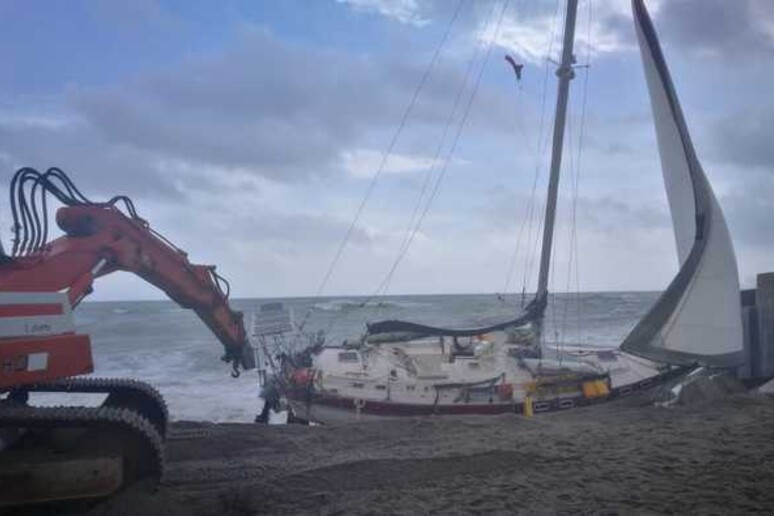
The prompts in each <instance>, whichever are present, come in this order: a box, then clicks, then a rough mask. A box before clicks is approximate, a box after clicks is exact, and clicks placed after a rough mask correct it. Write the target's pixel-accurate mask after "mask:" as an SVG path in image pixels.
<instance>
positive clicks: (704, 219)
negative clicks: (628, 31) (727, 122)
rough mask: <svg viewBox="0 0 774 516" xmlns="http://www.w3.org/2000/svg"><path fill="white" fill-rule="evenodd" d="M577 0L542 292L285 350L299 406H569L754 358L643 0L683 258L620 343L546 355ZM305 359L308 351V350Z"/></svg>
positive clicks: (303, 409)
mask: <svg viewBox="0 0 774 516" xmlns="http://www.w3.org/2000/svg"><path fill="white" fill-rule="evenodd" d="M577 4H578V2H577V0H568V1H567V10H566V15H565V31H564V41H563V49H562V57H561V62H560V64H559V67H558V69H557V73H556V75H557V76H558V94H557V100H556V113H555V122H554V130H553V147H552V156H551V168H550V178H549V185H548V197H547V202H546V212H545V223H544V232H543V240H542V249H541V259H540V271H539V275H538V288H537V291H536V294H535V297H534V298H533V299H532V301H531V302H530V303H529V304H528V305H527V306H526V308H525V309H524V311H523V312H522V313H520V314H518V315H517V316H515V317H513V318H511V319H509V320H506V321H503V322H501V323H498V324H494V325H490V326H486V327H477V328H444V327H436V326H430V325H426V324H421V323H417V322H409V321H400V320H388V321H381V322H376V323H373V324H370V325H368V328H367V332H366V336H365V337H364V339H363V340H362V341H361V343H360V345H359V346H356V347H347V348H344V347H323V348H319V349H316V350H315V351H314V353H307V354H306V356H305V358H304V360H303V361H301V360H299V359H298V358H297V359H296V360H295V361H294V360H293V359H292V358H291V359H290V360H289V361H288V362H287V363H286V364H284V367H283V373H282V382H281V383H282V385H283V390H284V391H285V394H286V396H287V397H288V400H289V402H290V404H291V407H292V408H293V410H294V413H295V415H296V417H298V418H301V419H306V420H310V421H320V422H328V421H333V420H339V419H349V418H371V417H384V416H404V415H429V414H440V415H442V414H499V413H513V412H517V413H519V412H527V413H529V412H544V411H553V410H566V409H570V408H573V407H577V406H582V405H588V404H591V403H599V402H603V401H608V400H612V399H616V398H621V397H625V396H629V395H631V394H633V393H635V392H638V391H641V390H644V389H648V388H651V387H653V386H655V385H658V384H660V383H663V382H666V381H670V380H671V379H673V378H675V377H677V376H679V375H684V374H686V373H687V372H688V371H689V370H690V369H692V368H695V367H713V368H733V367H735V366H738V365H740V364H741V363H742V362H743V334H742V318H741V308H740V301H739V299H740V297H739V296H740V294H739V293H740V289H739V280H738V272H737V265H736V258H735V256H734V250H733V246H732V242H731V238H730V235H729V231H728V227H727V225H726V222H725V220H724V217H723V213H722V210H721V209H720V205H719V204H718V202H717V199H716V198H715V195H714V193H713V191H712V188H711V186H710V184H709V181H708V180H707V177H706V175H705V174H704V171H703V170H702V167H701V165H700V164H699V161H698V158H697V156H696V152H695V150H694V147H693V144H692V142H691V138H690V135H689V133H688V129H687V126H686V122H685V118H684V116H683V112H682V109H681V108H680V104H679V102H678V98H677V94H676V92H675V88H674V85H673V83H672V79H671V77H670V74H669V70H668V68H667V64H666V61H665V59H664V55H663V53H662V51H661V47H660V45H659V42H658V38H657V36H656V31H655V28H654V26H653V22H652V20H651V18H650V16H649V14H648V12H647V10H646V8H645V5H644V3H643V0H633V1H632V10H633V17H634V25H635V30H636V33H637V39H638V42H639V47H640V52H641V58H642V63H643V67H644V72H645V77H646V81H647V85H648V91H649V94H650V103H651V108H652V111H653V119H654V123H655V130H656V135H657V141H658V150H659V156H660V159H661V168H662V174H663V177H664V183H665V186H666V191H667V196H668V199H669V207H670V211H671V215H672V222H673V228H674V235H675V240H676V244H677V251H678V257H679V261H680V268H679V271H678V272H677V274H676V275H675V277H674V278H673V279H672V281H671V282H670V284H669V285H668V286H667V288H666V289H665V290H664V291H663V293H662V294H661V295H660V296H659V298H658V299H657V300H656V302H655V303H654V304H653V306H652V307H651V308H650V310H649V311H648V312H647V313H646V314H645V316H644V317H643V318H642V319H641V320H640V321H639V322H638V323H637V324H636V325H635V327H634V328H633V330H632V331H631V332H630V333H629V334H628V336H627V337H626V338H625V339H624V340H623V342H622V343H621V344H620V346H619V347H618V348H617V349H612V350H609V349H608V350H604V351H601V350H599V348H590V347H582V346H577V347H571V348H569V349H565V350H564V357H563V359H561V360H556V359H550V358H548V357H546V356H545V354H544V350H543V346H542V345H541V343H542V342H543V340H544V339H543V332H544V328H543V319H544V313H545V309H546V305H547V299H548V288H547V287H548V278H549V270H550V264H551V250H552V249H551V247H552V242H553V231H554V219H555V214H556V204H557V193H558V185H559V174H560V169H561V162H562V150H563V139H564V132H565V118H566V112H567V104H568V97H569V86H570V81H571V80H572V78H573V76H574V70H573V67H574V63H575V60H574V56H573V39H574V32H575V19H576V12H577ZM302 362H303V363H302Z"/></svg>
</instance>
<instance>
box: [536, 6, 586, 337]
mask: <svg viewBox="0 0 774 516" xmlns="http://www.w3.org/2000/svg"><path fill="white" fill-rule="evenodd" d="M577 11H578V0H567V14H566V17H565V20H564V45H563V48H562V61H561V63H560V64H559V68H557V70H556V76H557V77H558V78H559V86H558V92H557V96H556V116H555V118H554V138H553V147H552V151H551V175H550V177H549V180H548V198H547V200H546V215H545V224H544V225H543V247H542V251H541V254H540V274H539V276H538V288H537V294H536V300H537V302H538V304H539V305H544V303H545V301H546V298H547V295H548V273H549V271H550V267H551V245H552V243H553V239H554V223H555V219H556V198H557V194H558V192H559V172H560V169H561V168H562V146H563V143H564V127H565V120H566V118H567V100H568V98H569V94H570V81H571V80H572V79H573V77H574V76H575V72H574V71H573V68H572V67H573V64H574V63H575V58H574V57H573V54H572V46H573V40H574V39H575V17H576V14H577ZM541 331H542V310H541V313H540V318H539V319H538V339H537V342H539V341H540V340H539V338H540V333H541Z"/></svg>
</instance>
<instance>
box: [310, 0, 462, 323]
mask: <svg viewBox="0 0 774 516" xmlns="http://www.w3.org/2000/svg"><path fill="white" fill-rule="evenodd" d="M464 3H465V0H459V2H458V3H457V8H456V9H455V10H454V13H453V14H452V17H451V19H450V20H449V23H448V24H447V26H446V30H445V31H444V34H443V37H442V38H441V41H440V42H439V44H438V46H437V47H436V49H435V51H434V52H433V56H432V57H431V59H430V62H429V63H428V65H427V67H426V68H425V70H424V72H423V74H422V78H421V79H420V80H419V83H418V84H417V87H416V88H415V90H414V93H413V95H412V97H411V100H410V101H409V104H408V106H407V107H406V110H405V111H404V112H403V116H402V117H401V119H400V122H399V123H398V127H397V129H396V130H395V133H394V134H393V135H392V139H391V140H390V143H389V145H388V146H387V150H386V152H385V153H384V154H383V155H382V159H381V161H380V163H379V166H378V167H377V169H376V173H375V174H374V175H373V177H372V178H371V180H370V182H369V183H368V187H367V188H366V192H365V195H364V196H363V199H362V201H361V202H360V205H359V206H358V208H357V210H356V212H355V216H354V217H353V219H352V222H350V224H349V227H348V228H347V231H346V233H345V234H344V238H343V239H342V241H341V243H340V244H339V246H338V248H337V250H336V253H335V254H334V257H333V260H332V261H331V263H330V265H329V266H328V269H327V271H326V272H325V275H324V276H323V279H322V281H321V282H320V285H319V286H318V287H317V292H316V294H315V297H320V295H321V294H322V292H323V290H325V287H326V285H327V284H328V281H329V280H330V278H331V276H332V275H333V271H334V269H335V268H336V265H337V264H338V262H339V260H340V259H341V255H342V254H343V252H344V249H345V247H346V246H347V243H348V242H349V239H350V238H351V237H352V233H353V232H354V230H355V227H356V226H357V223H358V221H359V220H360V217H361V216H362V214H363V211H364V210H365V206H366V204H367V203H368V200H369V199H370V198H371V194H372V193H373V191H374V188H375V187H376V183H377V181H378V180H379V177H381V175H382V172H383V171H384V167H385V165H386V164H387V160H388V159H389V157H390V155H391V154H392V151H393V149H394V147H395V144H396V143H397V141H398V137H399V136H400V134H401V133H402V132H403V128H404V127H405V126H406V123H407V121H408V119H409V116H410V115H411V113H412V112H413V110H414V106H415V105H416V102H417V99H418V98H419V94H420V93H421V92H422V90H423V89H424V87H425V84H426V83H427V79H428V78H429V77H430V72H431V70H432V69H433V68H434V67H435V64H436V63H437V62H438V59H439V57H440V55H441V51H442V50H443V47H444V46H445V45H446V41H447V40H448V38H449V35H450V34H451V30H452V28H453V26H454V23H455V22H456V20H457V18H458V17H459V14H460V11H461V10H462V6H463V5H464ZM311 311H312V309H311V307H310V308H309V309H308V310H307V312H306V314H304V318H303V319H302V321H301V324H300V325H299V328H300V329H302V330H303V328H304V326H305V325H306V323H307V321H308V319H309V316H310V314H311Z"/></svg>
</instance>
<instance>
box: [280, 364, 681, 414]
mask: <svg viewBox="0 0 774 516" xmlns="http://www.w3.org/2000/svg"><path fill="white" fill-rule="evenodd" d="M685 372H686V369H684V368H676V369H674V370H671V371H668V372H665V373H662V374H658V375H656V376H652V377H649V378H645V379H643V380H640V381H637V382H633V383H629V384H625V385H620V386H617V387H612V388H610V392H609V394H607V395H606V396H604V397H598V398H588V397H586V396H584V395H582V394H579V395H573V396H557V397H554V398H550V399H545V398H544V399H536V400H535V401H533V402H532V412H533V413H535V414H540V413H544V412H558V411H565V410H570V409H573V408H577V407H584V406H589V405H594V404H599V403H604V402H607V401H613V400H616V399H620V398H626V397H629V396H632V395H634V394H636V393H639V392H643V391H647V390H649V389H651V388H653V387H656V386H658V385H661V384H663V383H665V382H667V381H669V380H672V379H674V378H676V377H678V376H680V375H681V374H684V373H685ZM287 398H288V403H289V405H290V406H291V407H292V408H293V412H294V415H295V416H296V417H297V418H300V419H302V420H306V421H312V422H315V423H322V424H331V423H337V422H347V421H358V420H359V421H369V420H377V419H385V418H400V417H418V416H465V415H498V414H523V413H524V405H525V402H524V400H518V401H508V402H498V401H493V402H491V403H453V404H427V403H397V402H393V401H387V400H362V399H356V398H350V397H344V396H336V395H330V394H327V393H318V392H312V393H310V392H309V391H305V390H301V389H299V390H291V391H290V392H288V393H287Z"/></svg>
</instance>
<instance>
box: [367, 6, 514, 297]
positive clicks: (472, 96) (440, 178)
mask: <svg viewBox="0 0 774 516" xmlns="http://www.w3.org/2000/svg"><path fill="white" fill-rule="evenodd" d="M509 3H510V0H506V1H505V2H503V7H502V9H501V11H500V17H499V19H498V21H497V25H496V27H495V33H494V35H493V37H492V39H491V40H490V41H489V45H488V46H487V51H486V56H485V57H484V62H483V64H482V65H481V68H480V69H479V73H478V76H477V77H476V82H475V84H474V85H473V91H472V92H471V94H470V97H469V98H468V102H467V104H466V106H465V111H464V112H463V115H462V119H461V120H460V123H459V125H458V126H457V132H456V134H455V135H454V140H453V141H452V146H451V149H450V150H449V153H448V154H447V156H446V160H445V162H444V165H443V168H442V169H441V171H440V173H439V174H438V176H437V177H436V181H435V183H434V185H433V190H432V191H431V193H430V197H429V198H428V200H427V203H426V204H425V208H424V210H423V211H422V214H421V215H420V217H419V219H418V220H417V223H416V225H415V226H414V229H413V230H412V232H411V235H410V238H409V240H408V242H407V243H406V247H405V249H404V250H403V252H402V253H401V254H399V256H398V259H397V260H396V261H395V263H394V264H393V267H392V269H391V270H390V273H389V274H388V278H387V282H386V285H385V289H384V293H383V294H382V295H384V294H385V293H386V290H387V288H388V287H389V281H390V280H391V278H392V275H393V273H394V272H395V269H397V267H398V265H399V264H400V262H401V261H402V260H403V258H404V257H405V255H406V252H408V248H409V247H410V246H411V243H412V242H413V241H414V238H415V237H416V234H417V233H418V231H419V228H420V227H421V225H422V222H423V221H424V219H425V217H426V216H427V213H428V212H429V210H430V207H431V205H432V203H433V200H435V198H436V196H437V195H438V192H439V190H440V187H441V183H442V182H443V179H444V177H445V176H446V172H447V170H448V168H449V163H450V162H451V158H452V156H453V155H454V151H455V150H456V149H457V144H458V143H459V140H460V135H461V134H462V130H463V129H464V127H465V124H466V122H467V120H468V115H469V114H470V108H471V107H472V105H473V101H474V100H475V98H476V93H477V92H478V88H479V86H480V85H481V79H482V78H483V76H484V71H485V70H486V65H487V63H488V62H489V58H490V56H491V54H492V47H493V46H494V42H495V41H496V40H497V36H498V35H499V34H500V27H501V25H502V21H503V18H504V17H505V11H506V9H507V8H508V4H509Z"/></svg>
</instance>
